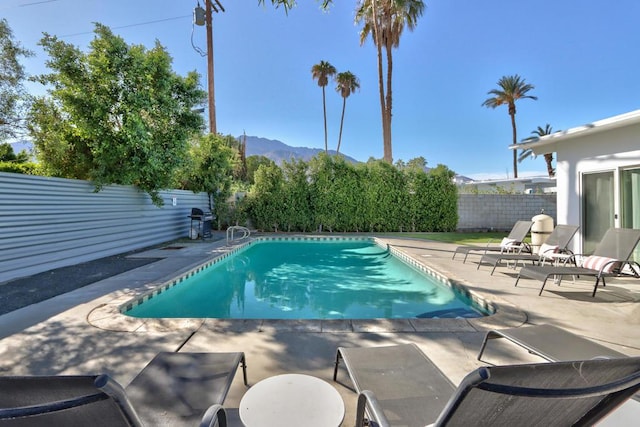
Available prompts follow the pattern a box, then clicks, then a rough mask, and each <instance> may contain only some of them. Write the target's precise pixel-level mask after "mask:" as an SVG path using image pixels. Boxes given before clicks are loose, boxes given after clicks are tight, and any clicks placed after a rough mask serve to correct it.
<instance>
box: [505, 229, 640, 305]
mask: <svg viewBox="0 0 640 427" xmlns="http://www.w3.org/2000/svg"><path fill="white" fill-rule="evenodd" d="M638 241H640V230H636V229H631V228H610V229H608V230H607V232H606V233H605V234H604V237H603V238H602V240H601V241H600V243H598V245H597V246H596V249H595V251H594V252H593V255H591V256H588V257H586V258H584V260H583V262H582V266H581V267H576V266H573V267H569V266H566V265H565V266H553V265H526V266H524V267H522V268H521V269H520V272H519V273H518V277H517V278H516V283H515V286H518V282H519V281H520V278H521V277H525V278H529V279H536V280H540V281H542V287H541V288H540V292H539V293H538V295H542V291H543V290H544V287H545V285H546V283H547V280H548V279H549V277H552V276H553V277H556V278H559V281H558V284H560V280H562V276H592V277H595V278H596V283H595V285H594V287H593V293H592V294H591V296H595V295H596V291H597V290H598V284H599V283H600V281H601V280H602V286H605V277H618V276H630V277H635V278H640V265H639V264H638V263H637V262H635V261H630V260H629V257H630V256H631V254H632V253H633V250H634V248H635V247H636V245H637V244H638ZM576 259H577V258H576V255H573V256H571V257H570V258H569V259H568V261H571V260H576Z"/></svg>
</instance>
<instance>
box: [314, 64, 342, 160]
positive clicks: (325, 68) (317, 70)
mask: <svg viewBox="0 0 640 427" xmlns="http://www.w3.org/2000/svg"><path fill="white" fill-rule="evenodd" d="M335 74H336V67H334V66H333V65H331V64H329V63H328V62H327V61H320V63H318V64H316V65H314V66H313V67H311V77H312V78H313V80H318V86H320V87H321V88H322V111H323V112H324V152H325V153H326V152H328V151H329V147H328V145H327V104H326V102H325V96H324V88H325V87H326V86H327V85H328V84H329V77H333V76H334V75H335Z"/></svg>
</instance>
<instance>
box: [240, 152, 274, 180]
mask: <svg viewBox="0 0 640 427" xmlns="http://www.w3.org/2000/svg"><path fill="white" fill-rule="evenodd" d="M261 165H265V166H271V165H274V166H275V162H274V161H273V160H271V159H270V158H268V157H265V156H257V155H256V156H249V157H247V175H246V182H247V183H249V184H253V183H254V176H255V173H256V171H257V170H258V168H260V166H261Z"/></svg>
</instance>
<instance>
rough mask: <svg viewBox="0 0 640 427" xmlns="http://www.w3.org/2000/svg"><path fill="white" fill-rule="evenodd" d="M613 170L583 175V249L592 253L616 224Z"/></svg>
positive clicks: (584, 251) (587, 252)
mask: <svg viewBox="0 0 640 427" xmlns="http://www.w3.org/2000/svg"><path fill="white" fill-rule="evenodd" d="M613 189H614V187H613V171H610V172H598V173H585V174H583V175H582V215H583V221H582V224H583V230H582V231H583V233H584V241H583V248H582V251H583V253H585V254H590V253H592V252H593V250H594V249H595V247H596V245H597V244H598V242H599V241H600V240H601V239H602V236H604V233H605V232H606V231H607V230H608V229H609V228H611V227H614V226H615V217H614V215H615V214H614V212H615V210H614V192H613Z"/></svg>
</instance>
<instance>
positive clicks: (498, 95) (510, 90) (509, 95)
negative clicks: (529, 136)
mask: <svg viewBox="0 0 640 427" xmlns="http://www.w3.org/2000/svg"><path fill="white" fill-rule="evenodd" d="M498 86H499V89H492V90H490V91H489V92H487V94H488V95H491V98H488V99H487V100H486V101H484V102H483V103H482V105H483V106H484V107H490V108H496V107H499V106H500V105H507V106H508V107H509V116H511V128H512V129H513V145H515V144H516V142H517V132H516V101H517V100H519V99H525V98H529V99H533V100H536V99H538V98H537V97H536V96H533V95H527V93H528V92H529V91H530V90H532V89H534V88H535V86H533V85H531V84H528V83H525V81H524V79H523V78H521V77H520V76H519V75H517V74H515V75H513V76H503V77H502V78H501V79H500V80H498ZM517 151H518V150H516V149H514V150H513V177H514V178H517V177H518V153H517Z"/></svg>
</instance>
